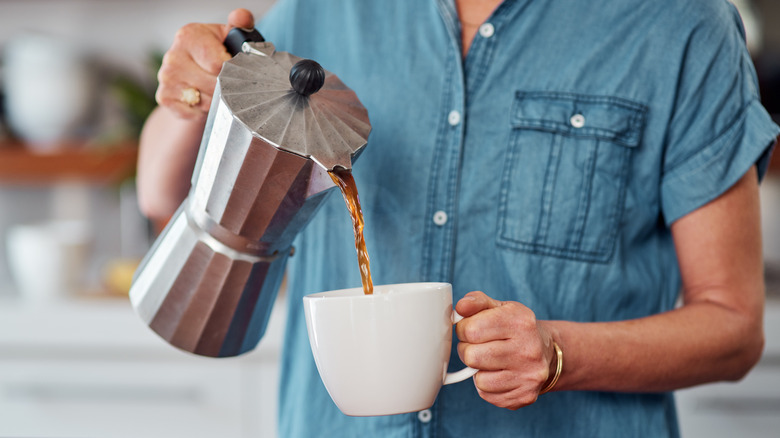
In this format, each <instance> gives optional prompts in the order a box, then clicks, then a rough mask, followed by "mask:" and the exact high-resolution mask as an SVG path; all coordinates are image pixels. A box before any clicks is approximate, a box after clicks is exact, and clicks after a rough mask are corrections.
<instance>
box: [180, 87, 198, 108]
mask: <svg viewBox="0 0 780 438" xmlns="http://www.w3.org/2000/svg"><path fill="white" fill-rule="evenodd" d="M179 100H181V101H182V102H183V103H186V104H187V105H189V106H195V105H197V104H199V103H200V91H199V90H198V89H197V88H193V87H187V88H185V89H183V90H181V98H180V99H179Z"/></svg>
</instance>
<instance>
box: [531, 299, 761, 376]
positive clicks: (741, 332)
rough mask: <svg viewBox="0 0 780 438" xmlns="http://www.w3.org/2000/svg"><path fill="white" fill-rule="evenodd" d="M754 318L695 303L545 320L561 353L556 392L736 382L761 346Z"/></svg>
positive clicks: (758, 325)
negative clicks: (647, 312)
mask: <svg viewBox="0 0 780 438" xmlns="http://www.w3.org/2000/svg"><path fill="white" fill-rule="evenodd" d="M756 313H757V315H752V316H750V315H749V314H746V313H744V312H740V311H738V310H735V309H731V308H729V307H726V306H723V305H721V304H719V303H716V302H711V301H709V302H708V301H701V302H696V303H691V304H687V305H685V306H683V307H681V308H678V309H675V310H673V311H669V312H666V313H662V314H658V315H653V316H649V317H646V318H640V319H635V320H629V321H619V322H604V323H575V322H567V321H545V322H543V323H542V324H544V325H545V326H546V327H547V328H548V330H549V331H550V332H551V333H552V336H553V338H554V339H555V340H556V342H558V344H559V345H560V346H561V348H562V350H563V352H564V365H563V367H564V368H563V372H562V374H561V377H560V380H559V382H558V383H557V385H556V388H555V390H558V391H560V390H595V391H624V392H656V391H668V390H674V389H679V388H684V387H688V386H692V385H696V384H701V383H707V382H713V381H719V380H736V379H739V378H741V377H742V376H744V374H745V373H746V372H747V371H748V370H749V369H750V368H751V367H752V366H753V365H754V364H755V363H756V362H757V361H758V359H759V357H760V355H761V351H762V348H763V328H762V327H763V324H762V318H761V314H762V311H758V312H756Z"/></svg>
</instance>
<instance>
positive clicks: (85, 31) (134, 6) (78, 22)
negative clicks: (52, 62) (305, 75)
mask: <svg viewBox="0 0 780 438" xmlns="http://www.w3.org/2000/svg"><path fill="white" fill-rule="evenodd" d="M273 2H274V0H252V1H246V0H244V1H241V0H219V1H214V0H164V1H155V0H102V1H101V0H4V1H0V47H2V45H4V44H5V43H6V42H7V41H8V40H9V39H11V38H12V37H14V36H15V35H18V34H20V33H23V32H27V31H42V32H48V33H50V34H53V35H56V36H61V37H64V38H67V39H69V40H72V41H74V42H76V43H79V44H82V45H83V46H84V47H86V48H89V49H92V50H94V51H95V52H97V53H99V54H101V55H102V56H103V57H104V58H106V59H109V60H111V61H113V62H116V63H118V64H120V65H124V66H127V67H128V68H131V69H132V68H135V69H138V68H139V64H138V63H139V59H141V60H142V59H143V58H144V56H145V54H146V53H148V51H149V50H164V49H165V48H167V47H168V46H169V45H170V43H171V41H172V39H173V35H174V33H175V32H176V29H178V28H179V27H180V26H182V25H183V24H186V23H189V22H219V23H221V22H225V21H226V20H227V16H228V14H229V13H230V11H231V10H233V9H235V8H239V7H244V8H247V9H249V10H250V11H252V12H253V13H254V14H255V17H260V16H262V15H263V14H264V13H265V12H266V11H267V10H268V8H269V7H270V6H271V5H272V4H273Z"/></svg>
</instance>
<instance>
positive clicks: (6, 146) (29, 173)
mask: <svg viewBox="0 0 780 438" xmlns="http://www.w3.org/2000/svg"><path fill="white" fill-rule="evenodd" d="M137 158H138V145H137V143H135V142H124V143H119V144H114V145H106V146H102V145H84V144H62V145H59V146H58V147H57V148H53V150H52V151H50V152H45V153H42V152H36V151H33V150H31V149H29V148H26V147H25V146H24V145H23V144H22V143H19V142H15V141H0V183H2V184H49V183H55V182H60V181H81V182H87V183H94V184H110V183H116V182H119V181H121V180H123V179H125V178H127V177H130V176H132V175H133V174H134V173H135V166H136V160H137Z"/></svg>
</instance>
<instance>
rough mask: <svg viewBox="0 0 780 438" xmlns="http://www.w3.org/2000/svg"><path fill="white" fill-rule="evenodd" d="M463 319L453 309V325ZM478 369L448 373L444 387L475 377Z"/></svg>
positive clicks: (469, 368)
mask: <svg viewBox="0 0 780 438" xmlns="http://www.w3.org/2000/svg"><path fill="white" fill-rule="evenodd" d="M461 319H463V317H462V316H460V314H459V313H458V312H456V311H455V309H452V323H453V324H457V323H458V321H460V320H461ZM477 371H479V370H477V369H474V368H471V367H466V368H463V369H462V370H460V371H455V372H454V373H447V375H446V376H444V383H443V384H444V385H449V384H450V383H458V382H462V381H464V380H466V379H468V378H469V377H471V376H473V375H474V374H477Z"/></svg>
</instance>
